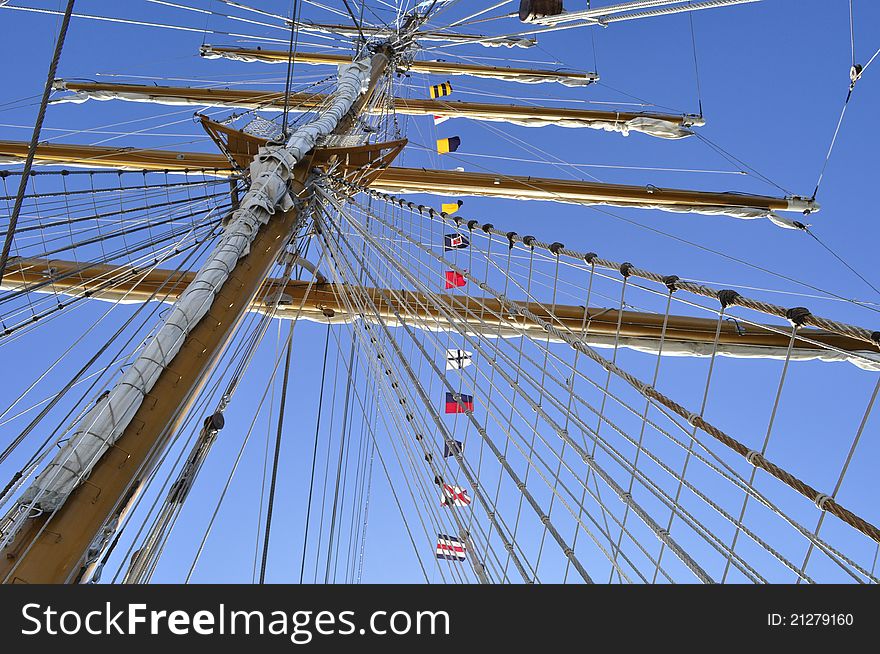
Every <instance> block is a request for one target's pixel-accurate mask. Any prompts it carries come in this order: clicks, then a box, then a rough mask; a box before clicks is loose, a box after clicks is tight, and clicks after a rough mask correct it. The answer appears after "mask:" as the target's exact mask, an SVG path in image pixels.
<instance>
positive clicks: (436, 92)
mask: <svg viewBox="0 0 880 654" xmlns="http://www.w3.org/2000/svg"><path fill="white" fill-rule="evenodd" d="M451 94H452V82H443V83H442V84H435V85H434V86H432V87H431V99H432V100H436V99H437V98H442V97H443V96H446V95H451Z"/></svg>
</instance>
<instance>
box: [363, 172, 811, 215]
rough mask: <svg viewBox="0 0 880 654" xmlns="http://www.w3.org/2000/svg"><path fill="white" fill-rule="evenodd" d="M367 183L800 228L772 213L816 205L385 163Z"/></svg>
mask: <svg viewBox="0 0 880 654" xmlns="http://www.w3.org/2000/svg"><path fill="white" fill-rule="evenodd" d="M371 187H372V188H374V189H375V190H377V191H384V192H386V193H428V194H431V195H442V196H449V195H459V196H460V195H475V196H484V197H495V198H510V199H515V200H549V201H552V202H565V203H571V204H586V205H591V204H601V205H609V206H618V207H636V208H641V209H660V210H663V211H672V212H676V213H687V212H693V213H703V214H710V215H725V216H731V217H734V218H742V219H746V220H750V219H754V218H769V219H770V220H771V221H772V222H774V223H775V224H777V225H779V226H781V227H787V228H798V229H802V228H803V227H804V225H803V224H802V223H800V222H798V221H795V220H791V219H789V218H784V217H782V216H779V215H777V214H776V213H775V212H777V211H796V212H799V213H804V214H809V213H813V212H816V211H818V210H819V205H818V204H817V203H816V202H815V201H814V200H811V199H806V198H801V197H797V196H793V197H786V198H776V197H771V196H764V195H749V194H745V193H729V192H728V193H716V192H712V191H691V190H685V189H672V188H662V187H659V186H651V185H649V186H631V185H625V184H605V183H602V182H586V181H581V180H562V179H550V178H546V177H532V176H522V175H500V174H495V173H472V172H462V171H457V170H426V169H424V168H398V167H393V168H388V169H386V170H385V171H383V172H382V174H381V175H380V176H379V178H378V179H377V180H376V181H374V182H372V183H371Z"/></svg>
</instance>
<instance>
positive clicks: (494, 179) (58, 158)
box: [0, 141, 819, 227]
mask: <svg viewBox="0 0 880 654" xmlns="http://www.w3.org/2000/svg"><path fill="white" fill-rule="evenodd" d="M27 148H28V144H27V143H26V142H24V141H0V164H2V163H21V162H23V161H24V158H25V156H26V155H27ZM34 163H35V164H38V165H59V166H78V167H87V168H101V167H104V168H122V169H128V170H155V171H169V172H186V171H194V170H202V169H206V170H209V171H212V170H213V171H216V174H218V175H229V174H232V172H233V171H232V170H231V168H230V164H229V162H228V160H227V159H226V157H224V156H223V155H220V154H207V153H201V152H172V151H166V150H146V149H134V148H110V147H106V146H84V145H60V144H56V143H43V144H40V146H39V147H38V148H37V152H36V157H35V160H34ZM371 186H372V187H373V188H375V189H376V190H380V191H384V192H387V193H428V194H432V195H441V196H449V195H458V196H462V195H476V196H486V197H496V198H509V199H517V200H547V201H550V202H566V203H574V204H586V205H590V204H604V205H611V206H622V207H636V208H644V209H662V210H665V211H673V212H695V213H705V214H721V215H729V216H734V217H737V218H770V219H771V220H772V221H773V222H775V223H777V224H781V225H783V226H786V227H793V226H800V225H801V223H798V222H796V221H793V220H789V219H788V218H783V217H781V216H778V215H777V214H776V213H775V212H776V211H797V212H803V213H811V212H815V211H818V209H819V206H818V204H817V203H816V202H815V201H813V200H807V199H803V198H799V197H789V198H775V197H770V196H763V195H748V194H740V193H716V192H711V191H691V190H685V189H670V188H662V187H658V186H651V185H648V186H629V185H624V184H603V183H601V182H585V181H579V180H560V179H551V178H545V177H531V176H518V175H498V174H494V173H471V172H460V171H455V170H427V169H424V168H399V167H395V166H392V167H389V168H386V169H385V170H384V171H382V173H381V176H380V177H379V178H378V180H377V181H375V182H373V183H372V184H371Z"/></svg>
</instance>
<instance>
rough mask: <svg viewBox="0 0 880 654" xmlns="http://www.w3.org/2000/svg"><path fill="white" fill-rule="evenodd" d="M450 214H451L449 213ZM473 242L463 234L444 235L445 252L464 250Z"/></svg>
mask: <svg viewBox="0 0 880 654" xmlns="http://www.w3.org/2000/svg"><path fill="white" fill-rule="evenodd" d="M453 206H456V205H453ZM447 213H449V212H447ZM470 244H471V242H470V241H469V240H468V238H467V236H464V235H462V234H458V233H453V234H444V235H443V251H444V252H448V251H449V250H464V249H465V248H467V247H468V246H469V245H470Z"/></svg>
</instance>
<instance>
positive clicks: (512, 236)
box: [507, 232, 516, 250]
mask: <svg viewBox="0 0 880 654" xmlns="http://www.w3.org/2000/svg"><path fill="white" fill-rule="evenodd" d="M507 242H508V243H509V245H508V246H507V247H509V248H510V249H511V250H512V249H513V245H514V243H516V232H507Z"/></svg>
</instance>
